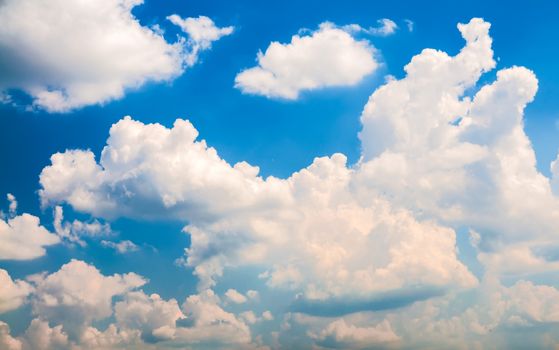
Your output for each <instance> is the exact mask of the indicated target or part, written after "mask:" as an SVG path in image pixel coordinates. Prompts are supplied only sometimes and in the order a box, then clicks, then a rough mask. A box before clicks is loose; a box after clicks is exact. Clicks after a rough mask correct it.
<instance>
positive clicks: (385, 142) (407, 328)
mask: <svg viewBox="0 0 559 350" xmlns="http://www.w3.org/2000/svg"><path fill="white" fill-rule="evenodd" d="M489 28H490V25H489V23H487V22H485V21H483V20H481V19H473V20H471V21H470V22H469V23H467V24H460V25H459V26H458V29H459V31H460V33H461V34H462V37H463V38H464V40H465V46H464V47H463V48H462V49H461V50H460V52H459V53H458V54H456V55H455V56H451V55H449V54H447V53H445V52H442V51H438V50H434V49H425V50H423V51H422V52H421V53H419V54H418V55H416V56H415V57H413V59H412V60H411V62H410V63H409V64H408V65H407V66H406V67H405V73H406V75H405V76H404V77H403V78H401V79H390V80H388V81H387V82H386V83H385V84H384V85H383V86H381V87H380V88H378V89H377V90H376V91H375V92H374V93H373V94H372V95H371V97H370V98H369V101H368V103H367V105H366V106H365V108H364V110H363V113H362V115H361V122H362V125H363V129H362V131H361V132H360V134H359V138H360V140H361V143H362V157H361V159H360V161H359V162H358V163H357V164H355V165H353V166H348V165H347V164H346V162H347V160H346V157H345V156H343V155H341V154H334V155H332V156H331V157H323V158H316V159H315V160H314V161H313V163H312V164H311V165H310V166H308V167H307V168H304V169H301V170H300V171H298V172H295V173H294V174H292V175H291V176H289V177H288V178H286V179H278V178H275V177H268V178H262V177H261V176H259V175H258V174H259V169H258V167H255V166H252V165H250V164H248V163H246V162H239V163H237V164H234V165H230V164H228V163H227V162H225V161H224V160H223V159H222V158H221V157H220V156H219V155H218V153H217V151H216V150H215V149H213V148H211V147H208V145H207V144H206V143H205V141H203V140H198V132H197V131H196V129H195V128H194V127H193V126H192V125H191V124H190V123H189V122H187V121H184V120H180V119H179V120H177V121H176V122H175V124H174V125H173V127H172V128H166V127H164V126H162V125H159V124H149V125H146V124H143V123H140V122H137V121H134V120H132V119H131V118H129V117H127V118H124V119H123V120H121V121H119V122H118V123H116V124H115V125H113V127H112V128H111V130H110V133H109V138H108V140H107V145H106V147H105V148H104V149H103V151H102V153H101V155H100V158H99V160H96V159H95V155H94V154H93V153H92V152H90V151H83V150H70V151H66V152H64V153H57V154H55V155H53V156H52V157H51V165H50V166H48V167H46V168H44V169H43V171H42V173H41V176H40V182H41V186H42V189H41V191H40V196H41V200H42V203H43V205H45V206H46V205H57V204H59V203H66V204H69V205H71V206H72V207H73V208H74V209H76V210H79V211H83V212H87V213H91V214H93V215H95V216H99V217H105V218H113V217H119V216H125V217H133V218H140V219H151V218H163V219H165V218H173V219H179V220H184V222H188V225H187V226H186V227H185V228H184V231H185V232H187V233H188V234H190V235H191V246H190V247H189V248H188V249H187V251H186V256H187V258H186V259H185V261H186V264H187V265H189V266H190V267H192V268H194V271H195V273H196V275H197V276H198V277H199V278H200V285H199V290H200V292H199V294H197V295H195V296H191V297H189V298H188V299H187V302H186V303H185V306H183V312H184V314H186V315H187V317H188V316H190V317H191V318H192V319H194V320H196V321H194V322H193V324H194V328H192V327H177V329H176V330H175V331H174V333H173V334H174V337H175V341H178V340H177V339H191V340H192V339H194V341H196V339H203V341H206V340H207V339H209V337H210V334H214V333H215V332H217V333H219V334H222V335H223V340H224V341H229V342H231V343H235V342H237V344H238V343H239V342H240V340H239V337H240V338H241V339H242V341H243V342H248V341H249V339H250V332H249V330H250V329H249V328H248V325H247V323H252V322H253V321H254V322H256V320H257V319H258V317H257V316H256V314H255V313H254V312H252V313H251V312H247V311H245V313H243V314H242V316H236V315H234V314H231V313H229V312H227V311H226V310H224V309H223V308H222V306H220V300H219V298H218V297H217V296H216V295H215V293H213V292H212V291H211V290H210V289H208V288H209V287H211V286H212V285H214V284H216V283H218V281H219V277H220V276H221V275H222V274H223V273H224V271H225V269H233V268H239V267H242V266H249V265H250V266H252V267H256V269H258V270H260V271H263V272H262V273H261V274H260V277H261V278H262V279H263V280H264V282H265V283H266V284H267V286H268V287H269V288H270V289H272V290H274V289H276V288H282V289H284V290H288V291H291V292H292V294H290V295H291V296H297V299H296V301H301V302H302V303H303V305H307V306H308V305H310V306H313V305H314V306H317V305H318V306H320V307H324V306H326V307H327V308H329V309H328V310H330V311H331V310H332V307H333V306H336V307H337V306H342V307H346V309H345V312H346V313H347V312H348V309H347V305H350V306H351V310H349V311H350V312H352V313H353V314H352V315H349V316H343V318H342V319H339V318H338V319H336V318H334V317H313V318H312V320H313V321H312V322H315V323H316V324H314V325H313V324H311V323H312V322H310V321H309V322H308V327H309V329H308V331H309V332H305V334H306V335H311V334H312V340H313V341H314V342H315V345H317V346H318V345H321V344H322V346H338V347H344V348H348V347H356V348H366V347H371V346H388V344H393V343H395V342H398V341H401V342H402V343H403V344H428V345H426V346H427V347H429V348H432V347H433V346H430V345H431V343H429V341H433V340H437V339H438V340H441V342H440V344H442V345H438V346H440V347H441V348H455V347H457V346H462V345H464V344H466V343H467V344H472V346H478V347H481V348H484V347H486V346H485V345H487V344H488V343H489V342H492V343H491V344H493V345H494V344H498V345H502V346H498V347H500V348H508V346H507V345H506V344H508V343H507V341H510V340H507V339H506V336H507V335H510V332H508V333H507V330H509V331H510V329H515V330H518V329H531V330H534V333H533V334H539V335H541V334H542V333H541V332H542V329H544V328H545V327H550V328H546V329H556V328H553V327H556V326H557V324H558V321H559V319H558V317H557V315H558V313H557V310H556V307H555V305H558V302H557V298H558V295H559V294H558V292H557V290H556V289H555V288H553V287H551V286H545V285H537V284H534V283H533V282H527V281H518V282H516V283H512V284H508V287H507V286H503V285H502V284H501V281H500V279H501V278H502V277H503V276H504V275H506V276H507V277H510V276H515V275H519V274H524V275H529V274H531V273H537V272H549V271H553V270H556V269H559V263H558V262H557V260H558V259H557V256H558V255H557V252H559V248H557V247H559V242H558V240H557V237H556V228H557V227H558V226H559V203H558V202H557V197H556V196H555V195H554V192H553V191H554V190H555V191H557V182H556V181H557V180H556V179H557V178H558V177H559V171H558V170H557V165H556V164H557V162H555V163H554V164H553V165H552V174H553V178H552V179H551V180H550V179H549V178H547V177H545V176H544V175H542V174H541V173H539V172H538V171H537V168H536V165H535V164H536V162H535V155H534V151H533V149H532V146H531V144H530V141H529V139H528V137H527V136H526V134H525V133H524V130H523V111H524V108H525V106H526V104H528V103H529V102H530V101H532V99H533V98H534V95H535V93H536V90H537V79H536V77H535V76H534V74H533V72H531V71H530V70H528V69H526V68H522V67H510V68H506V69H502V70H499V71H498V72H497V73H496V79H495V80H494V81H493V82H489V83H487V84H484V85H482V86H477V85H476V84H477V83H478V81H479V79H480V78H481V76H482V75H483V74H484V73H485V72H488V71H490V70H491V69H493V68H494V67H495V61H494V59H493V51H492V48H491V45H492V40H491V37H490V36H489ZM327 30H337V29H336V28H332V27H321V28H320V29H319V30H318V31H317V32H315V33H313V34H312V35H311V36H307V37H298V38H297V40H294V41H293V42H298V41H299V40H311V39H312V38H314V36H316V35H318V33H320V32H321V31H327ZM346 35H349V34H347V33H346ZM305 38H306V39H305ZM350 38H351V37H350ZM352 40H353V39H352ZM293 42H292V43H291V44H288V45H287V46H289V45H293ZM278 45H280V44H278ZM280 46H282V45H280ZM282 47H283V46H282ZM280 50H283V49H280ZM290 50H291V49H290ZM459 228H460V229H464V228H466V229H469V231H470V232H471V237H472V239H471V242H472V244H473V245H474V248H475V249H476V250H477V253H478V255H477V257H478V260H479V261H480V262H481V263H482V265H483V267H484V273H485V277H484V278H483V280H482V283H481V286H479V287H478V288H477V289H473V291H472V290H469V291H467V292H463V291H462V288H473V287H475V286H476V285H477V284H478V281H477V279H476V278H475V277H474V276H473V275H472V274H471V273H470V271H469V270H468V268H467V267H466V266H465V265H464V264H463V263H462V262H461V261H460V260H459V259H458V257H457V248H456V234H455V231H454V230H455V229H459ZM418 291H419V292H421V293H423V294H421V293H419V294H418ZM425 291H427V292H429V291H431V292H433V293H431V294H429V293H425ZM260 292H262V291H260ZM230 294H233V293H230ZM247 295H248V294H247ZM387 296H388V297H389V298H390V299H382V298H384V297H387ZM434 296H438V297H437V298H434ZM395 297H402V298H403V299H405V300H403V299H402V298H400V299H394V298H395ZM423 299H425V300H423ZM379 300H380V301H382V302H384V304H383V305H385V307H384V309H379V308H378V307H377V308H376V309H375V308H374V307H371V305H372V304H374V303H378V302H379ZM386 300H390V301H391V302H392V304H390V303H386ZM304 303H306V304H304ZM374 305H377V304H374ZM374 305H373V306H374ZM386 305H388V306H386ZM202 306H203V307H202ZM397 307H403V308H404V309H403V310H402V309H400V310H398V309H397ZM202 309H203V310H206V313H204V312H202V311H201V310H202ZM367 310H375V311H376V312H365V311H367ZM295 311H299V312H303V311H305V310H294V312H295ZM274 312H275V311H274ZM305 312H307V313H309V314H310V313H311V312H308V310H306V311H305ZM336 312H337V310H336ZM339 314H343V312H340V313H339ZM322 315H325V313H324V312H323V313H322ZM326 316H333V313H332V312H330V314H329V315H326ZM293 317H294V318H298V319H303V318H304V317H307V318H308V317H309V316H308V315H301V314H300V313H299V314H298V316H293ZM243 319H244V321H243ZM288 323H289V322H287V321H285V322H284V323H283V324H282V329H283V328H285V329H284V330H287V329H288V328H289V324H288ZM220 325H226V326H223V327H224V328H223V329H222V328H220V327H221V326H220ZM541 325H544V326H545V327H543V328H540V329H538V328H537V327H538V326H541ZM179 328H180V329H179ZM494 330H496V332H494ZM538 332H539V333H538ZM169 334H170V333H169ZM233 334H235V336H234V335H233ZM274 337H275V338H274V339H276V340H278V341H279V339H280V338H281V335H280V334H279V333H278V334H277V336H274ZM550 337H551V338H550V344H551V343H553V342H554V343H557V342H558V341H559V339H556V337H555V338H553V335H551V336H550ZM307 338H308V337H307ZM527 339H531V340H533V337H532V338H527ZM540 340H541V339H540ZM307 341H308V339H307ZM526 341H528V340H525V342H526ZM200 342H202V340H200ZM449 342H450V343H449ZM185 344H187V342H186V341H185ZM379 344H382V345H379ZM503 344H504V345H503ZM542 346H543V345H542Z"/></svg>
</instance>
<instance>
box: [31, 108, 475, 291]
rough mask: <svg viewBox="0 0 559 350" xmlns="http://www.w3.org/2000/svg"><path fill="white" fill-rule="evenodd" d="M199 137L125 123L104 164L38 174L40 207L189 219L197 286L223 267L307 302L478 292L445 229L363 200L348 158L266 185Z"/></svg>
mask: <svg viewBox="0 0 559 350" xmlns="http://www.w3.org/2000/svg"><path fill="white" fill-rule="evenodd" d="M197 134H198V133H197V131H196V130H195V129H194V127H193V126H192V125H191V124H190V123H188V122H187V121H182V120H177V121H176V122H175V125H174V127H173V128H172V129H167V128H165V127H163V126H161V125H158V124H151V125H145V124H142V123H140V122H137V121H133V120H131V119H130V118H125V119H123V120H122V121H120V122H119V123H117V124H115V125H114V126H113V127H112V128H111V136H110V137H109V140H108V141H107V143H108V145H107V147H105V149H104V150H103V152H102V155H101V163H100V164H97V163H96V162H95V159H94V156H93V154H92V153H91V152H89V151H79V150H76V151H68V152H65V153H59V154H56V155H54V156H53V157H52V161H53V162H52V165H51V166H49V167H47V168H45V169H44V170H43V172H42V173H41V184H42V185H43V189H42V190H41V192H40V193H41V197H42V200H43V202H44V203H52V202H58V201H66V202H68V203H69V204H71V205H73V206H74V208H76V209H78V210H84V211H88V212H92V213H94V214H95V215H100V216H114V215H134V216H136V217H145V218H149V217H154V215H158V216H159V215H161V216H162V217H177V218H181V219H186V220H188V221H189V222H190V224H189V225H188V226H187V227H186V228H185V230H186V231H187V232H188V233H190V234H191V240H192V244H191V247H190V248H189V250H188V260H187V261H188V264H189V265H190V266H192V267H194V268H195V270H196V273H197V274H198V276H199V277H200V278H201V279H202V286H203V287H207V286H210V285H212V284H213V283H214V278H215V277H217V276H219V275H220V274H221V273H222V270H223V268H224V267H225V266H228V265H232V266H239V265H262V266H263V267H264V268H265V269H267V270H268V272H267V274H265V276H266V277H265V278H266V279H267V281H268V284H269V285H270V286H273V287H285V288H291V289H304V291H305V295H306V296H307V297H309V298H313V299H325V298H328V297H340V296H342V295H347V294H357V295H358V296H359V297H363V298H365V297H369V296H371V293H375V292H381V291H388V290H391V289H400V288H405V287H406V286H416V285H424V286H429V287H440V288H446V287H447V286H451V285H459V286H472V285H474V284H475V283H476V279H475V278H474V277H473V276H472V275H471V273H470V272H469V271H468V269H467V268H466V267H465V266H464V265H463V264H462V263H461V262H460V261H458V259H457V257H456V248H455V233H454V232H453V231H452V230H450V229H447V228H444V227H441V226H438V225H436V224H435V223H433V222H419V221H417V220H415V219H414V218H413V216H412V215H411V214H410V213H409V212H407V211H406V210H403V209H395V208H392V206H391V205H390V203H389V202H387V201H386V200H384V199H382V198H379V197H370V198H360V197H359V196H358V194H359V193H361V192H363V190H364V189H363V188H360V187H356V186H355V185H356V184H355V183H354V178H355V170H353V169H351V168H348V167H347V166H346V158H345V156H343V155H341V154H337V155H334V156H332V157H331V158H328V157H325V158H317V159H316V160H315V161H314V163H313V164H312V165H311V166H310V167H309V168H307V169H303V170H301V171H300V172H297V173H295V174H293V175H292V176H291V177H290V178H289V179H286V180H281V179H277V178H274V177H269V178H267V179H262V178H261V177H259V176H258V175H257V174H258V168H256V167H253V166H250V165H249V164H247V163H245V162H241V163H238V164H235V165H234V166H230V165H229V164H227V163H226V162H225V161H224V160H222V159H221V158H220V157H219V156H218V155H217V153H216V151H215V150H214V149H212V148H209V147H207V145H206V143H205V142H204V141H195V139H196V137H197ZM145 140H150V141H149V142H148V143H146V142H145ZM130 174H134V175H133V176H129V175H130ZM109 184H110V185H109ZM145 203H150V205H145ZM419 247H421V248H419ZM216 248H217V249H216ZM372 252H373V253H372ZM441 266H443V267H444V268H441ZM411 270H413V271H414V273H413V274H410V273H409V271H411Z"/></svg>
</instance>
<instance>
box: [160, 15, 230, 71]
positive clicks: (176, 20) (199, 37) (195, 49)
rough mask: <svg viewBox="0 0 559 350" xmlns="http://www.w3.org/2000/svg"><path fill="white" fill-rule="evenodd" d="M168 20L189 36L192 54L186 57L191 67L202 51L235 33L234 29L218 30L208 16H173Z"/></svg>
mask: <svg viewBox="0 0 559 350" xmlns="http://www.w3.org/2000/svg"><path fill="white" fill-rule="evenodd" d="M167 19H168V20H169V21H171V23H173V24H175V25H177V26H178V27H180V28H181V30H182V31H183V32H185V33H186V34H188V44H189V47H190V49H191V52H190V53H189V54H188V55H187V56H186V62H187V63H188V64H189V65H193V64H194V63H196V61H197V59H198V55H199V53H200V51H202V50H207V49H209V48H211V46H212V42H214V41H217V40H219V39H221V38H222V37H224V36H227V35H230V34H231V33H233V29H234V28H233V27H224V28H218V27H216V25H215V23H214V22H213V21H212V20H211V19H210V18H208V17H206V16H199V17H189V18H185V19H183V18H181V17H180V16H178V15H176V14H173V15H171V16H168V17H167Z"/></svg>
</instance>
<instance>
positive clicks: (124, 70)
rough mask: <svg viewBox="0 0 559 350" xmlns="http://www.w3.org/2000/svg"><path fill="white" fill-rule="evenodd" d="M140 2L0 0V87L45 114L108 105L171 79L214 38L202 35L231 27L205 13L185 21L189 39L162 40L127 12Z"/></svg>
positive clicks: (128, 0) (160, 36)
mask: <svg viewBox="0 0 559 350" xmlns="http://www.w3.org/2000/svg"><path fill="white" fill-rule="evenodd" d="M142 3H143V0H110V1H102V2H99V1H64V0H53V1H49V2H48V4H46V3H44V2H43V1H40V0H32V1H26V2H21V1H18V0H5V1H3V2H2V3H1V4H0V22H1V23H2V27H1V28H0V73H1V74H0V76H1V78H0V91H1V92H3V93H4V94H6V93H8V92H9V90H10V89H20V90H23V91H25V92H26V93H27V94H29V95H30V96H31V98H32V99H33V105H34V106H37V107H40V108H43V109H45V110H47V111H49V112H66V111H69V110H72V109H75V108H79V107H82V106H86V105H92V104H99V103H104V102H108V101H110V100H114V99H118V98H121V97H122V96H123V95H124V93H125V92H126V90H128V89H134V88H138V87H140V86H142V85H143V84H145V83H146V82H150V81H152V82H161V81H169V80H172V79H174V78H176V77H177V76H179V75H180V74H182V72H183V70H184V69H185V67H187V66H190V65H192V64H194V63H195V62H196V60H197V57H198V54H199V52H200V51H201V50H203V49H207V48H209V47H210V45H209V43H211V41H213V40H217V39H218V38H219V36H215V35H213V36H211V35H210V36H208V34H207V33H208V32H210V33H211V32H215V31H218V32H219V33H221V35H224V34H225V33H224V32H223V30H225V31H226V32H227V31H229V32H230V27H228V28H225V29H219V28H217V27H215V26H214V25H213V22H212V21H211V20H209V19H208V18H207V17H200V18H198V19H186V20H185V21H186V22H188V23H193V24H192V25H191V27H193V28H194V29H192V30H189V31H188V33H189V34H191V37H189V38H188V39H184V38H180V39H179V40H177V41H176V42H174V43H169V42H167V41H166V40H165V39H164V38H163V36H162V34H161V33H160V32H159V31H157V30H155V29H152V28H149V27H145V26H142V25H141V24H140V23H139V21H138V20H137V19H136V18H135V17H134V15H133V14H132V12H131V11H132V9H133V8H134V7H135V6H138V5H140V4H142ZM173 19H174V21H173V23H175V22H177V21H178V20H181V21H182V19H180V17H178V16H176V15H173ZM175 20H176V21H175ZM197 23H198V24H197ZM181 27H182V26H181ZM200 33H202V34H200ZM204 33H206V34H204ZM61 38H63V40H61ZM7 100H9V98H8V99H7Z"/></svg>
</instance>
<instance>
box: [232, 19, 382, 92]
mask: <svg viewBox="0 0 559 350" xmlns="http://www.w3.org/2000/svg"><path fill="white" fill-rule="evenodd" d="M374 56H375V49H374V48H373V47H372V46H371V45H370V44H369V43H368V42H367V41H358V40H355V39H354V38H353V37H352V36H351V35H350V34H348V33H347V32H346V31H344V30H342V29H340V28H337V27H335V26H334V25H333V24H331V23H323V24H321V25H320V27H319V29H318V30H316V31H314V32H312V33H311V34H310V35H306V36H299V35H294V36H293V37H292V38H291V43H288V44H281V43H279V42H272V43H271V44H270V46H268V48H267V49H266V52H265V53H262V52H259V53H258V56H257V61H258V66H256V67H253V68H249V69H246V70H244V71H242V72H240V73H239V74H238V75H237V76H236V78H235V87H237V88H239V89H241V90H242V91H243V92H244V93H250V94H258V95H264V96H267V97H278V98H285V99H290V100H293V99H297V98H298V97H299V93H300V92H301V91H305V90H313V89H318V88H322V87H329V86H350V85H355V84H357V83H358V82H360V81H361V80H362V79H363V77H365V76H366V75H368V74H370V73H372V72H374V71H375V70H376V69H377V67H378V63H377V61H376V60H375V57H374Z"/></svg>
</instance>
